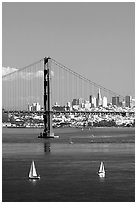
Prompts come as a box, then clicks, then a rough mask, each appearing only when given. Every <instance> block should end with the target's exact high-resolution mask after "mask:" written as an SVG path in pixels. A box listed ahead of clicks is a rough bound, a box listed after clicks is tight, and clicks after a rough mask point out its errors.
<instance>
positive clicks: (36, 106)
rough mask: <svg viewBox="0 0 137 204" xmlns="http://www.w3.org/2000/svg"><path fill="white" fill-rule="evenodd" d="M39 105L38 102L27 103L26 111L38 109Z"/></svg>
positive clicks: (39, 108)
mask: <svg viewBox="0 0 137 204" xmlns="http://www.w3.org/2000/svg"><path fill="white" fill-rule="evenodd" d="M40 110H41V107H40V104H39V103H38V102H37V103H32V105H28V111H40Z"/></svg>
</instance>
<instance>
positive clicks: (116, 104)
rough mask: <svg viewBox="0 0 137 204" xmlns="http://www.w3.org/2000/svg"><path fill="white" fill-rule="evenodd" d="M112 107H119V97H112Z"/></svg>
mask: <svg viewBox="0 0 137 204" xmlns="http://www.w3.org/2000/svg"><path fill="white" fill-rule="evenodd" d="M112 105H113V106H114V105H115V106H119V97H118V96H114V97H112Z"/></svg>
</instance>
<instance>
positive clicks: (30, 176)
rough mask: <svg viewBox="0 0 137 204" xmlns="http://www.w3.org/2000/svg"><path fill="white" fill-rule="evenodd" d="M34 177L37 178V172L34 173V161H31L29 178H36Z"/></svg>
mask: <svg viewBox="0 0 137 204" xmlns="http://www.w3.org/2000/svg"><path fill="white" fill-rule="evenodd" d="M36 176H37V172H36V168H35V164H34V161H32V164H31V167H30V172H29V178H32V177H36Z"/></svg>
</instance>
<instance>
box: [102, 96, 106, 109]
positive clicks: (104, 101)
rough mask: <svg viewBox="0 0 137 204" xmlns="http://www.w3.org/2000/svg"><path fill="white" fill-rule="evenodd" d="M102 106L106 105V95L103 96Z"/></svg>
mask: <svg viewBox="0 0 137 204" xmlns="http://www.w3.org/2000/svg"><path fill="white" fill-rule="evenodd" d="M103 107H107V97H106V96H104V97H103Z"/></svg>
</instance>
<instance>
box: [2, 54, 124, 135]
mask: <svg viewBox="0 0 137 204" xmlns="http://www.w3.org/2000/svg"><path fill="white" fill-rule="evenodd" d="M101 95H102V96H101ZM95 96H97V99H96V101H95V100H91V99H95ZM112 97H119V98H120V99H121V100H123V98H124V97H123V96H121V95H120V94H117V93H115V92H113V91H111V90H109V89H107V88H105V87H103V86H101V85H98V84H97V83H95V82H92V81H91V80H89V79H87V78H85V77H84V76H82V75H80V74H78V73H76V72H74V71H73V70H72V69H70V68H68V67H66V66H64V65H62V64H61V63H59V62H57V61H56V60H55V59H52V58H50V57H45V58H43V59H41V60H39V61H37V62H35V63H33V64H30V65H28V66H26V67H23V68H21V69H18V70H16V71H14V72H11V73H9V74H7V75H4V76H3V77H2V108H3V109H4V111H5V112H6V111H7V112H16V111H18V112H21V111H22V112H23V111H24V112H30V111H33V112H37V111H38V112H43V117H44V132H43V134H42V137H54V134H53V131H52V114H53V112H58V111H57V110H56V109H55V107H59V106H62V107H66V108H65V109H63V110H60V111H59V112H64V113H65V112H69V113H70V112H71V113H72V112H74V113H75V112H79V113H91V114H94V111H92V110H91V109H90V107H96V106H100V105H103V99H104V101H105V104H106V103H107V104H109V103H111V100H112ZM78 99H79V101H78ZM80 101H81V102H80ZM84 101H86V105H85V103H84ZM34 102H35V104H37V105H38V106H39V108H38V107H37V109H35V110H34V109H33V110H30V107H31V104H33V103H34ZM71 103H73V105H74V107H75V108H73V109H71V105H70V104H71ZM79 103H81V109H80V108H78V107H79V106H78V105H79ZM83 105H84V109H82V106H83Z"/></svg>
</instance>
